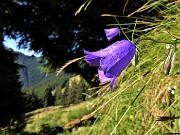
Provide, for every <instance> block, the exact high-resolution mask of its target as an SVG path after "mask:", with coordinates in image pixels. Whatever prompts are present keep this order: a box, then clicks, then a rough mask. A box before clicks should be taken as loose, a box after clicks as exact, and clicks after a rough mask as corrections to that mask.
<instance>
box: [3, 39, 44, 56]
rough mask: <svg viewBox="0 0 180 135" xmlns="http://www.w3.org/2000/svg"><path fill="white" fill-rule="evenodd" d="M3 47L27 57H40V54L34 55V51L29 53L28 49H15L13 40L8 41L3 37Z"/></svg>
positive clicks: (15, 45)
mask: <svg viewBox="0 0 180 135" xmlns="http://www.w3.org/2000/svg"><path fill="white" fill-rule="evenodd" d="M3 43H4V45H5V46H6V47H8V48H11V49H13V50H14V51H17V52H21V53H23V54H25V55H28V56H32V55H35V56H37V57H39V56H40V54H34V51H29V50H28V49H19V48H18V47H17V42H16V41H15V40H14V39H10V38H7V37H5V39H4V42H3Z"/></svg>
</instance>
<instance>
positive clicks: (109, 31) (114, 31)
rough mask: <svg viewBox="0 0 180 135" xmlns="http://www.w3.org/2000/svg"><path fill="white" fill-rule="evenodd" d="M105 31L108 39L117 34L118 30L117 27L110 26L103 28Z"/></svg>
mask: <svg viewBox="0 0 180 135" xmlns="http://www.w3.org/2000/svg"><path fill="white" fill-rule="evenodd" d="M104 31H105V33H106V37H107V39H108V41H110V40H111V39H112V38H113V37H115V36H116V35H118V34H119V32H120V30H119V29H118V28H110V29H104Z"/></svg>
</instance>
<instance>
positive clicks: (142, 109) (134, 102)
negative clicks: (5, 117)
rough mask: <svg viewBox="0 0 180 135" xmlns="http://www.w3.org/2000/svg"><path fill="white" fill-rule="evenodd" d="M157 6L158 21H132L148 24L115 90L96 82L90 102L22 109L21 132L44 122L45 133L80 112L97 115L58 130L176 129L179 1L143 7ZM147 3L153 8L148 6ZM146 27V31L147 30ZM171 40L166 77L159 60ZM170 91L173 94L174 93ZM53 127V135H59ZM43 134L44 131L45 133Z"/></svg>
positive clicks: (103, 134) (136, 132) (130, 134)
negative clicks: (171, 62) (172, 59)
mask: <svg viewBox="0 0 180 135" xmlns="http://www.w3.org/2000/svg"><path fill="white" fill-rule="evenodd" d="M159 4H161V6H163V7H164V8H163V10H161V9H158V8H157V9H156V10H159V12H160V15H162V16H163V19H162V20H160V19H157V18H150V19H149V20H148V21H147V20H146V21H143V22H142V21H139V22H138V21H137V23H139V24H148V26H149V27H148V28H146V29H148V32H147V33H146V34H144V35H141V36H140V38H139V42H138V44H137V48H138V50H139V57H138V58H139V60H138V65H137V66H136V67H135V66H134V65H133V64H130V65H129V66H128V68H126V69H125V70H124V71H123V73H122V74H121V75H120V76H119V77H118V79H117V80H116V82H115V88H114V92H111V91H110V90H109V86H108V84H107V85H104V86H101V87H100V88H99V90H98V92H97V93H98V97H97V98H96V99H94V100H89V101H86V102H82V103H80V104H76V105H71V106H69V107H67V108H62V107H59V106H56V107H48V108H44V109H41V110H36V111H33V112H30V113H27V114H26V116H25V121H26V125H25V127H24V128H23V130H24V132H26V134H27V133H33V132H34V133H37V134H41V133H42V132H43V130H44V127H43V126H44V125H46V126H45V127H46V129H47V128H50V130H48V133H47V132H46V134H50V133H51V131H55V130H56V127H61V128H63V129H65V128H64V125H65V124H66V123H67V122H68V121H71V120H73V119H76V118H80V116H81V115H83V114H89V113H91V114H92V115H94V117H95V118H96V120H95V122H94V123H93V124H90V125H85V126H81V127H80V128H74V130H73V131H67V130H64V132H63V134H78V135H79V134H80V135H85V134H86V135H109V134H111V135H147V134H153V135H157V134H163V133H167V134H169V133H179V132H180V124H179V116H180V111H179V110H180V53H179V50H180V36H179V35H180V32H179V31H180V12H179V11H180V8H179V7H180V1H176V3H175V2H172V3H166V2H165V3H163V2H161V1H154V2H153V1H151V2H150V3H149V4H147V5H144V7H143V8H150V9H152V8H155V7H157V5H159ZM151 7H152V8H151ZM149 30H150V31H149ZM175 39H177V41H176V46H177V51H176V60H175V62H174V69H173V71H172V72H171V73H170V74H169V75H167V74H165V73H164V71H163V62H164V60H165V58H166V56H167V53H168V49H167V48H166V46H167V44H169V45H173V44H174V42H175ZM173 91H174V93H173ZM60 133H61V132H60V131H58V130H56V133H54V134H60ZM44 134H45V133H44Z"/></svg>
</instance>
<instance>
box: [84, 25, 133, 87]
mask: <svg viewBox="0 0 180 135" xmlns="http://www.w3.org/2000/svg"><path fill="white" fill-rule="evenodd" d="M105 33H106V37H107V39H108V41H109V40H111V39H112V38H113V37H115V36H116V35H117V34H118V33H119V29H118V28H110V29H105ZM135 52H136V48H135V46H134V44H133V43H132V42H130V41H129V40H121V41H117V42H115V43H113V44H111V45H110V46H108V47H106V48H104V49H102V50H99V51H96V52H89V51H86V50H84V54H86V55H87V56H86V57H85V61H86V62H87V63H88V64H90V65H91V66H99V69H98V75H99V80H100V82H106V81H111V82H110V89H111V90H112V89H113V85H114V82H115V80H116V78H117V76H118V75H120V74H121V72H122V71H123V70H124V69H125V68H126V67H127V66H128V64H129V63H130V62H131V60H132V58H133V57H134V55H135Z"/></svg>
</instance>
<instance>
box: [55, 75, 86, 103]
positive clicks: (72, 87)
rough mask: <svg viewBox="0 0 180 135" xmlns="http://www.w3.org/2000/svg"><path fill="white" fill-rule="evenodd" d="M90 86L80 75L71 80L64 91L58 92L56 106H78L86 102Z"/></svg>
mask: <svg viewBox="0 0 180 135" xmlns="http://www.w3.org/2000/svg"><path fill="white" fill-rule="evenodd" d="M87 88H88V84H87V82H86V81H85V80H84V79H83V78H82V77H81V76H79V75H77V76H74V77H72V78H70V79H69V81H68V83H67V84H66V86H65V87H64V88H63V89H57V90H56V94H55V97H56V101H55V104H56V105H70V104H77V103H80V102H82V101H85V100H86V95H85V94H86V93H87V94H88V91H87Z"/></svg>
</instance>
